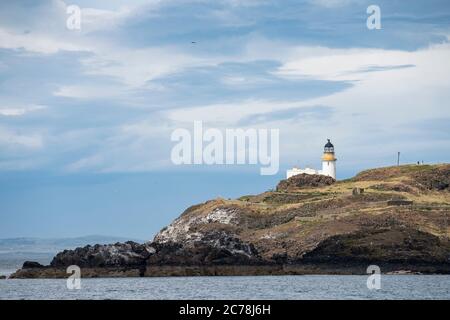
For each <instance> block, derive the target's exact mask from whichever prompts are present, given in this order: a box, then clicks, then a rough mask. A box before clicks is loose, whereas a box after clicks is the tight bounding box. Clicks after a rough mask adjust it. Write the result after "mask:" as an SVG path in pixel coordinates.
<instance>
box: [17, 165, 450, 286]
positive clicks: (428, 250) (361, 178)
mask: <svg viewBox="0 0 450 320" xmlns="http://www.w3.org/2000/svg"><path fill="white" fill-rule="evenodd" d="M449 185H450V165H448V164H446V165H421V166H419V165H408V166H399V167H388V168H380V169H373V170H368V171H364V172H361V173H360V174H358V175H357V176H356V177H354V178H352V179H348V180H345V181H337V182H335V181H334V180H333V179H331V178H327V177H322V176H308V175H299V176H294V177H292V178H290V179H288V180H283V181H281V182H280V183H279V184H278V186H277V188H276V191H269V192H265V193H263V194H259V195H252V196H244V197H241V198H239V199H235V200H225V199H215V200H210V201H207V202H205V203H202V204H198V205H195V206H192V207H190V208H188V209H187V210H186V211H185V212H183V213H182V214H181V215H180V217H178V218H177V219H175V221H173V222H172V223H171V224H170V225H168V226H167V227H165V228H164V229H162V230H161V231H160V232H159V233H158V234H157V235H156V236H155V238H154V240H153V241H152V242H149V243H145V244H137V243H133V242H127V243H125V244H121V243H117V244H114V245H106V246H88V247H85V248H78V249H76V250H66V251H63V252H61V253H59V254H58V255H57V256H56V257H55V258H54V259H53V261H52V263H51V264H50V266H46V267H36V266H35V267H32V268H30V267H27V266H24V268H22V269H21V270H19V271H18V272H17V273H16V274H14V275H13V277H58V276H64V277H65V276H66V274H65V270H64V268H65V267H67V266H68V265H71V264H76V265H78V266H80V267H81V268H82V270H85V273H84V276H112V275H113V276H126V275H129V276H138V275H140V276H158V275H241V274H305V273H340V274H351V273H359V274H362V273H365V271H366V268H367V266H368V265H370V264H376V265H379V266H380V267H381V269H382V271H383V272H397V271H399V270H408V271H413V272H424V273H450V240H449V239H450V223H449V219H450V187H449ZM393 200H394V201H393Z"/></svg>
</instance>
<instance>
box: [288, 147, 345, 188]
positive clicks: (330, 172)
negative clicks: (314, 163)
mask: <svg viewBox="0 0 450 320" xmlns="http://www.w3.org/2000/svg"><path fill="white" fill-rule="evenodd" d="M327 140H328V142H327V144H326V145H325V147H324V150H323V155H322V170H315V169H312V168H305V169H300V168H296V167H294V168H292V169H289V170H287V171H286V178H287V179H289V178H290V177H293V176H296V175H298V174H318V175H323V176H329V177H332V178H333V179H334V180H336V160H337V159H336V157H335V156H334V146H333V144H332V143H331V141H330V139H327Z"/></svg>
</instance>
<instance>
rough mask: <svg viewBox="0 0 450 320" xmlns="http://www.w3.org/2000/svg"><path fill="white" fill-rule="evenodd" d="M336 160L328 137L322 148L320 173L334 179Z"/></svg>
mask: <svg viewBox="0 0 450 320" xmlns="http://www.w3.org/2000/svg"><path fill="white" fill-rule="evenodd" d="M336 161H337V159H336V157H335V156H334V146H333V144H332V143H331V141H330V139H328V142H327V144H326V145H325V147H324V150H323V156H322V171H321V174H323V175H324V176H329V177H332V178H333V179H335V180H336Z"/></svg>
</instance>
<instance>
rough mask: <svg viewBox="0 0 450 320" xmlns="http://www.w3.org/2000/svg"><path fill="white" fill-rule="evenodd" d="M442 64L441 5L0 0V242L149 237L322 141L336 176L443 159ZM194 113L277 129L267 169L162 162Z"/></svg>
mask: <svg viewBox="0 0 450 320" xmlns="http://www.w3.org/2000/svg"><path fill="white" fill-rule="evenodd" d="M73 4H75V5H78V6H79V7H80V8H81V9H82V14H81V30H69V29H67V28H66V19H67V17H68V15H67V13H66V8H67V6H68V5H73ZM371 4H376V5H378V6H379V7H380V8H381V24H382V29H381V30H368V29H367V27H366V19H367V17H368V15H367V13H366V9H367V7H368V6H369V5H371ZM449 75H450V3H449V2H448V1H446V0H442V1H438V0H434V1H392V0H391V1H378V0H377V1H365V0H304V1H300V0H297V1H293V0H285V1H273V0H247V1H244V0H216V1H206V0H185V1H181V0H160V1H156V0H149V1H144V0H142V1H140V0H134V1H118V0H114V1H75V0H74V1H70V2H67V1H60V0H54V1H1V2H0V203H1V204H0V219H1V222H2V223H1V224H0V238H4V237H16V236H40V237H53V236H79V235H86V234H110V235H118V236H129V237H133V238H142V239H150V238H151V237H152V236H153V234H154V233H155V232H157V231H158V230H159V229H161V228H162V227H163V226H164V225H166V224H168V223H169V222H170V221H171V220H172V219H173V218H175V217H176V216H178V215H179V214H180V213H181V212H182V210H183V209H184V208H186V207H187V206H189V205H192V204H195V203H197V202H200V201H205V200H207V199H210V198H215V197H218V196H223V197H237V196H239V195H240V194H248V193H257V192H261V191H264V190H267V189H270V188H272V187H273V186H274V185H275V184H276V182H277V181H278V180H280V179H281V178H283V177H284V170H285V169H286V168H288V167H291V166H292V165H300V166H305V165H310V166H313V167H319V166H320V154H321V151H322V147H323V145H324V143H325V142H326V138H328V137H330V138H332V140H333V142H334V144H335V147H336V152H337V157H338V171H337V173H338V178H345V177H350V176H352V175H353V174H355V173H357V172H358V171H359V170H362V169H365V168H371V167H378V166H384V165H389V164H393V163H394V162H395V160H396V154H397V151H401V152H402V161H404V162H415V161H418V160H424V161H425V162H427V163H438V162H449V160H450V148H449V147H450V143H449V142H450V130H449V127H450V107H449V105H448V104H449V102H448V101H450V99H449V98H450V81H449V80H450V79H449V78H450V76H449ZM194 120H203V121H204V125H205V126H207V127H213V128H219V129H225V128H237V127H242V128H276V129H280V161H281V163H280V164H281V170H280V172H279V174H278V175H276V176H260V175H259V169H258V168H257V167H255V166H227V167H209V166H191V167H189V166H185V167H176V166H174V165H173V164H172V163H171V161H170V150H171V148H172V146H173V143H172V142H171V141H170V134H171V132H172V131H173V130H174V129H176V128H188V129H189V128H192V123H193V121H194Z"/></svg>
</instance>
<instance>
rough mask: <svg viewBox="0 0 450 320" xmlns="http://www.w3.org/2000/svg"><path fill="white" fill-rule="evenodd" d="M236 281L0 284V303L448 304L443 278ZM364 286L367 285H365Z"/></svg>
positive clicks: (448, 282) (448, 287)
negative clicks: (338, 301) (383, 301)
mask: <svg viewBox="0 0 450 320" xmlns="http://www.w3.org/2000/svg"><path fill="white" fill-rule="evenodd" d="M367 280H368V276H356V275H347V276H342V275H304V276H250V277H247V276H239V277H225V276H223V277H222V276H220V277H219V276H216V277H151V278H94V279H83V278H82V279H81V287H80V289H68V287H67V280H66V279H6V280H0V299H1V300H5V299H32V300H34V299H46V300H47V299H50V300H52V299H71V300H72V299H199V300H200V299H202V300H203V299H219V300H220V299H227V300H228V299H238V300H241V299H245V300H252V299H276V300H288V299H307V300H309V299H314V300H315V299H356V300H362V299H364V300H365V299H395V300H397V299H400V300H408V299H445V300H449V299H450V276H449V275H381V281H380V286H379V287H378V289H377V288H373V287H372V288H371V289H369V288H368V285H367ZM369 287H370V286H369Z"/></svg>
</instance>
